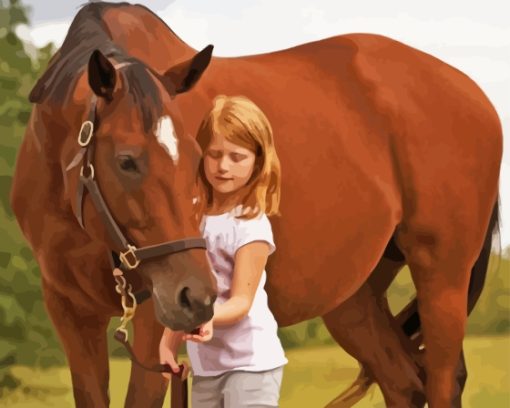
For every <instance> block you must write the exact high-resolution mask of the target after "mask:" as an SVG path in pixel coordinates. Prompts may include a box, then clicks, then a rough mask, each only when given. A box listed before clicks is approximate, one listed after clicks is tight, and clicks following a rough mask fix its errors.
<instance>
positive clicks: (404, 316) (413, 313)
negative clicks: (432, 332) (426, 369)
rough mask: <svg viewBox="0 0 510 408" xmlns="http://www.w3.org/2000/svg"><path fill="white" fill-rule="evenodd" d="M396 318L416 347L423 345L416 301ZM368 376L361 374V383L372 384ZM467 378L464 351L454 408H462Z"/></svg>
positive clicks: (457, 379) (458, 368) (453, 403)
mask: <svg viewBox="0 0 510 408" xmlns="http://www.w3.org/2000/svg"><path fill="white" fill-rule="evenodd" d="M395 318H396V320H397V324H398V325H399V326H401V327H402V330H403V331H404V334H405V335H406V336H408V337H412V338H413V344H414V345H415V347H419V346H420V345H421V344H422V343H423V337H422V334H421V332H420V330H421V327H420V318H419V315H418V307H417V302H416V299H414V300H413V301H412V302H411V303H409V304H408V305H407V306H406V307H405V308H404V309H402V311H400V313H399V314H398V315H397V316H396V317H395ZM366 376H367V374H366V373H364V372H362V373H360V376H359V378H360V381H364V382H368V383H370V381H369V380H368V378H365V377H366ZM467 376H468V374H467V367H466V360H465V358H464V351H462V352H461V356H460V359H459V363H458V364H457V370H456V373H455V391H454V395H453V401H452V408H460V407H462V393H463V391H464V386H465V385H466V380H467ZM424 379H425V377H424ZM424 398H425V397H424Z"/></svg>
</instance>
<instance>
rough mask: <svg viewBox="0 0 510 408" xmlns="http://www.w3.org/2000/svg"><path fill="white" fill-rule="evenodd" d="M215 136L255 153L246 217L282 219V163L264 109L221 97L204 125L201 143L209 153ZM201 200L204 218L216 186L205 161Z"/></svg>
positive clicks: (245, 198) (246, 189) (245, 190)
mask: <svg viewBox="0 0 510 408" xmlns="http://www.w3.org/2000/svg"><path fill="white" fill-rule="evenodd" d="M215 134H221V135H222V136H223V137H224V138H225V139H227V140H228V141H229V142H231V143H234V144H237V145H239V146H242V147H244V148H246V149H249V150H251V151H252V152H253V153H255V163H254V166H253V173H252V175H251V177H250V179H249V180H248V182H247V183H246V185H245V186H243V187H242V188H241V197H242V198H241V201H242V202H241V203H240V204H241V205H242V208H243V210H244V211H243V213H242V215H240V216H238V218H246V219H250V218H254V217H256V216H257V215H259V214H261V213H265V214H267V215H268V216H271V215H280V213H279V205H280V177H281V171H280V160H279V159H278V156H277V154H276V150H275V146H274V142H273V131H272V129H271V125H270V123H269V121H268V119H267V117H266V115H264V113H263V112H262V111H261V110H260V108H259V107H258V106H257V105H255V103H253V102H252V101H251V100H249V99H248V98H246V97H244V96H225V95H219V96H217V97H216V98H215V99H214V101H213V107H212V109H211V110H210V111H209V112H208V113H207V114H206V115H205V117H204V119H203V120H202V123H201V124H200V127H199V130H198V135H197V142H198V144H199V145H200V147H201V149H202V152H203V153H205V151H206V150H207V148H208V146H209V144H210V143H211V140H212V138H213V136H214V135H215ZM198 178H199V186H200V187H201V188H200V193H199V194H200V196H199V198H198V202H197V212H198V214H199V215H202V214H204V213H205V212H206V211H207V210H208V209H209V208H210V207H211V205H212V194H213V190H212V186H211V185H210V183H209V182H208V181H207V178H206V176H205V170H204V159H203V156H202V160H201V161H200V166H199V175H198Z"/></svg>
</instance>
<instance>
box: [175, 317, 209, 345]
mask: <svg viewBox="0 0 510 408" xmlns="http://www.w3.org/2000/svg"><path fill="white" fill-rule="evenodd" d="M212 337H213V321H212V319H211V320H209V321H208V322H206V323H204V324H202V325H201V326H199V332H198V334H189V333H185V334H184V335H183V336H182V339H183V340H184V341H186V340H189V341H194V342H195V343H205V342H207V341H209V340H211V339H212Z"/></svg>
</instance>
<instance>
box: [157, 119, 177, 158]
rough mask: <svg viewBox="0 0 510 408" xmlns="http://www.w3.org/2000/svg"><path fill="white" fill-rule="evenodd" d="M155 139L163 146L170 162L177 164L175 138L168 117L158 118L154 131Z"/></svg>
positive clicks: (170, 120)
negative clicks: (170, 159)
mask: <svg viewBox="0 0 510 408" xmlns="http://www.w3.org/2000/svg"><path fill="white" fill-rule="evenodd" d="M156 137H157V138H158V140H159V143H161V144H162V145H163V147H164V148H165V150H166V151H167V152H168V154H169V155H170V157H171V158H172V160H173V161H174V162H175V163H177V160H178V159H179V152H178V151H177V144H178V141H177V137H176V136H175V129H174V124H173V122H172V119H170V116H163V117H162V118H159V121H158V127H157V129H156Z"/></svg>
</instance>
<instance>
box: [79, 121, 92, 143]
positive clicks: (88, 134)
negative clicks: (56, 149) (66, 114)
mask: <svg viewBox="0 0 510 408" xmlns="http://www.w3.org/2000/svg"><path fill="white" fill-rule="evenodd" d="M93 135H94V124H93V123H92V122H91V121H90V120H86V121H85V122H83V123H82V124H81V128H80V133H79V134H78V144H79V145H80V146H81V147H87V146H88V144H89V143H90V141H91V140H92V136H93Z"/></svg>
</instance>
